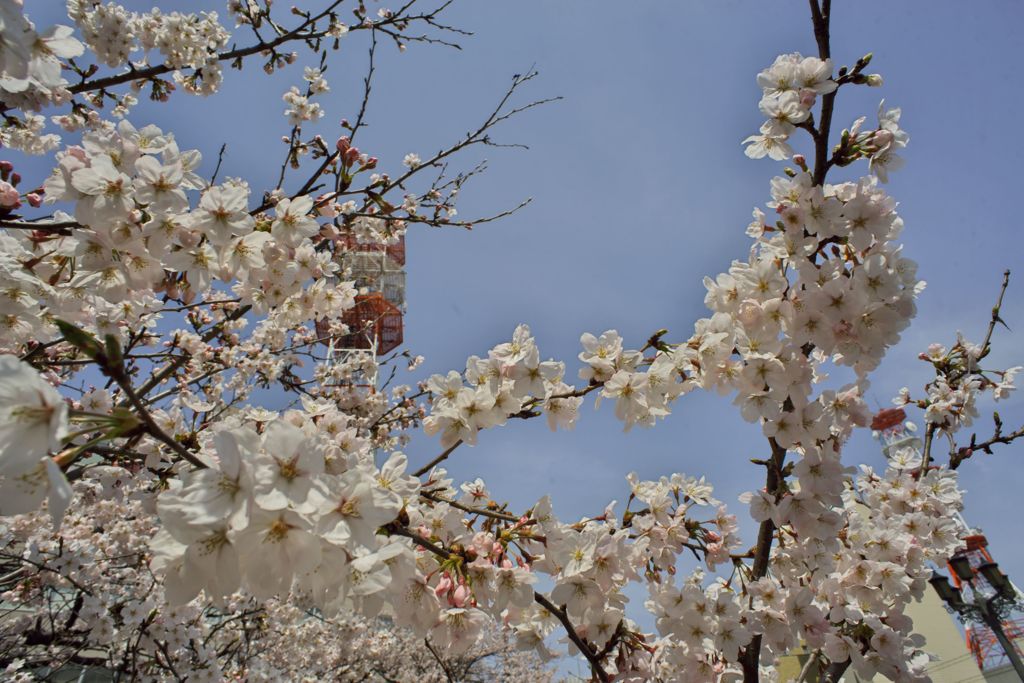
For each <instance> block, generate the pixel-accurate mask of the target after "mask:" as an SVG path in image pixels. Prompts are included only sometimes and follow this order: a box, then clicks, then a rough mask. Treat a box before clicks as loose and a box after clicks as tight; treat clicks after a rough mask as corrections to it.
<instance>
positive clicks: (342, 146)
mask: <svg viewBox="0 0 1024 683" xmlns="http://www.w3.org/2000/svg"><path fill="white" fill-rule="evenodd" d="M351 146H352V141H351V140H349V138H348V136H347V135H342V136H341V137H340V138H338V141H337V142H336V143H334V147H335V148H336V149H337V150H338V151H339V152H341V153H342V154H344V153H345V152H347V151H348V150H349V147H351Z"/></svg>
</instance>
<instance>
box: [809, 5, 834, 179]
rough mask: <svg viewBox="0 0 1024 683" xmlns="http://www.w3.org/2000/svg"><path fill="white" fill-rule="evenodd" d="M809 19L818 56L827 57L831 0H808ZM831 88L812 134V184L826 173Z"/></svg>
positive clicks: (832, 93)
mask: <svg viewBox="0 0 1024 683" xmlns="http://www.w3.org/2000/svg"><path fill="white" fill-rule="evenodd" d="M810 3H811V20H812V22H813V23H814V40H815V41H816V42H817V43H818V57H819V58H820V59H829V58H830V57H831V56H832V48H831V46H830V45H829V21H830V20H831V18H832V17H831V9H832V8H831V4H832V3H831V0H823V2H822V5H821V6H819V5H818V0H810ZM837 92H838V90H833V91H832V92H830V93H828V94H827V95H823V96H822V98H821V118H820V119H819V124H818V132H817V135H814V136H813V137H814V184H815V185H822V184H824V182H825V175H826V174H827V173H828V169H829V162H828V152H829V149H828V148H829V142H828V137H829V133H830V131H831V128H832V111H833V109H834V108H835V101H836V93H837Z"/></svg>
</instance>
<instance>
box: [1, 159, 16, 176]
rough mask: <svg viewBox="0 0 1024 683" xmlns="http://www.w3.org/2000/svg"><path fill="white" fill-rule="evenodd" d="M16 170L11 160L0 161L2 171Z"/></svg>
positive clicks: (5, 172)
mask: <svg viewBox="0 0 1024 683" xmlns="http://www.w3.org/2000/svg"><path fill="white" fill-rule="evenodd" d="M13 170H14V164H12V163H11V162H9V161H0V173H4V174H7V173H10V172H11V171H13Z"/></svg>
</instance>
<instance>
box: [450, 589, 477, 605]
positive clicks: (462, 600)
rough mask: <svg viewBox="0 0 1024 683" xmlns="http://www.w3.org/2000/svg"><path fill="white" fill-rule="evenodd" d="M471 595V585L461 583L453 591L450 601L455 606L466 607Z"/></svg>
mask: <svg viewBox="0 0 1024 683" xmlns="http://www.w3.org/2000/svg"><path fill="white" fill-rule="evenodd" d="M471 595H472V593H470V592H469V586H467V585H466V584H461V585H460V586H459V587H458V588H456V589H455V590H454V591H452V596H451V598H450V599H449V602H451V603H452V605H453V606H455V607H465V606H466V603H467V602H468V601H469V598H470V596H471Z"/></svg>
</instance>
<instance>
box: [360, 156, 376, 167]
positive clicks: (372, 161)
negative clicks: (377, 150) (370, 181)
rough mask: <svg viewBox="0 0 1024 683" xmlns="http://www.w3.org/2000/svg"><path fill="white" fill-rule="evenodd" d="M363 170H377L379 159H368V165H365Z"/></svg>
mask: <svg viewBox="0 0 1024 683" xmlns="http://www.w3.org/2000/svg"><path fill="white" fill-rule="evenodd" d="M363 168H377V157H370V158H369V159H367V160H366V163H365V164H363Z"/></svg>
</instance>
